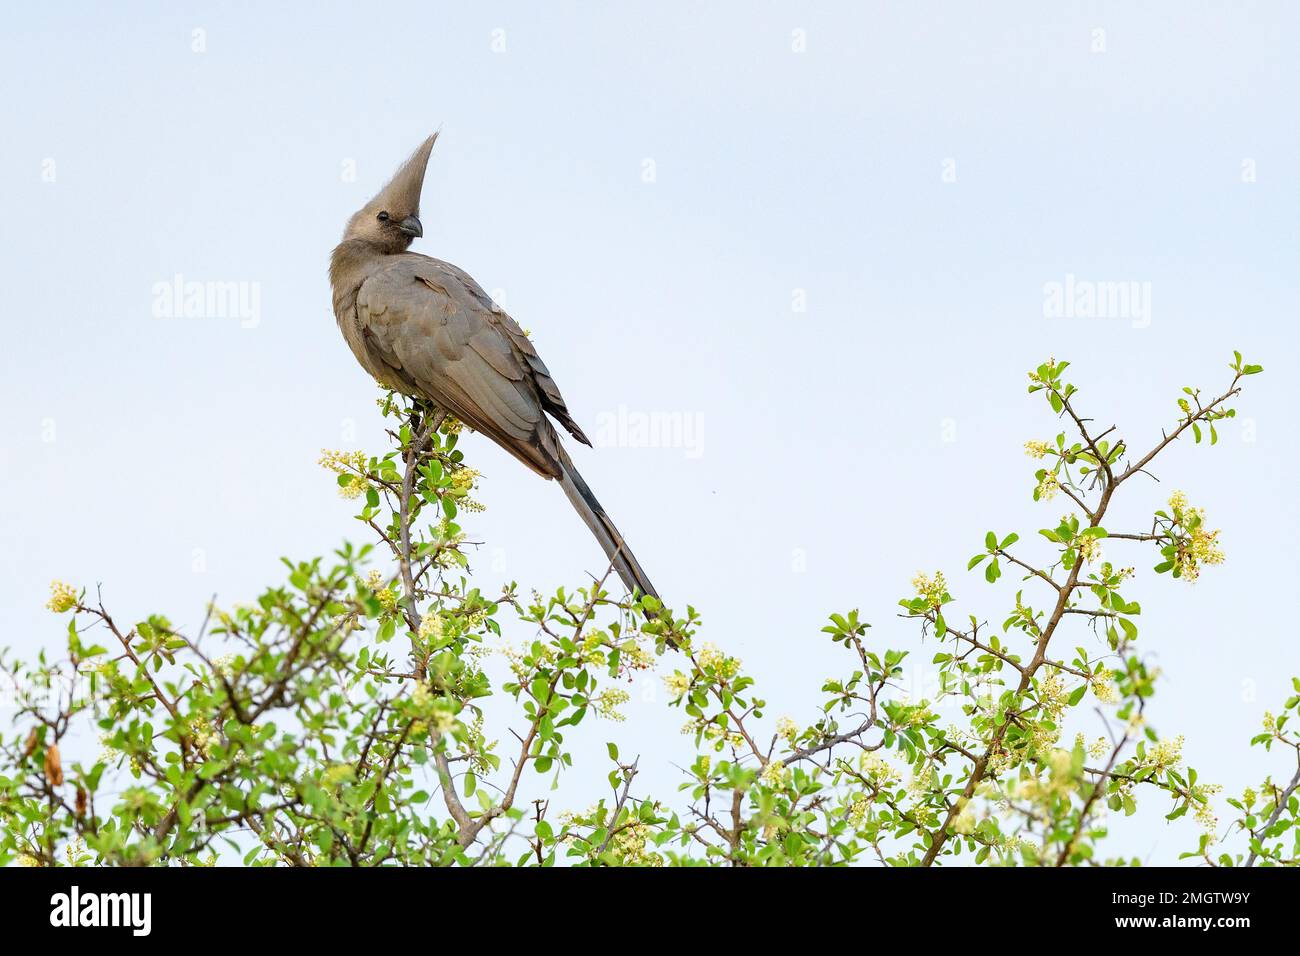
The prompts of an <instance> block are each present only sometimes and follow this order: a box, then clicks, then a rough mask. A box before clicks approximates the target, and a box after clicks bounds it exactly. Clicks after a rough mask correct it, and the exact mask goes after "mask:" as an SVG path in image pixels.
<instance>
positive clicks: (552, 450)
mask: <svg viewBox="0 0 1300 956" xmlns="http://www.w3.org/2000/svg"><path fill="white" fill-rule="evenodd" d="M437 138H438V134H437V133H434V134H433V135H432V136H430V137H429V138H428V139H426V140H425V141H424V142H423V143H421V144H420V147H419V148H418V149H417V150H416V151H415V152H414V153H413V154H412V155H411V157H410V158H409V159H408V160H407V161H406V162H405V163H403V164H402V166H401V167H400V168H399V169H398V170H397V172H396V173H395V174H394V175H393V178H392V179H391V180H390V181H389V183H388V185H386V186H385V187H384V188H383V189H382V190H380V191H379V194H378V195H377V196H375V198H374V199H372V200H370V202H368V203H366V204H365V205H364V206H362V207H361V209H359V210H358V211H357V212H356V214H354V215H353V216H352V218H351V219H349V220H348V225H347V228H346V229H345V230H344V233H343V241H342V242H340V243H339V244H338V245H337V246H336V247H335V248H334V252H333V254H332V255H331V257H330V285H331V286H332V287H333V291H334V315H335V318H337V319H338V323H339V328H340V329H342V331H343V337H344V338H345V339H347V342H348V345H349V346H350V347H351V348H352V354H353V355H355V356H356V357H357V361H359V362H360V363H361V367H362V368H364V369H365V370H366V371H367V372H369V373H370V374H371V375H372V376H373V377H374V378H375V379H376V380H377V381H378V382H379V383H380V384H382V385H385V386H387V387H388V388H392V389H395V390H397V391H399V392H402V393H403V394H406V395H410V396H413V397H416V398H422V399H424V400H426V401H428V402H430V403H432V404H433V405H434V406H436V407H437V408H438V409H439V410H440V411H442V412H445V413H447V414H450V415H453V416H455V417H456V418H458V419H460V420H461V421H462V422H464V423H465V424H466V425H468V426H469V427H470V428H472V429H474V430H475V431H477V432H481V433H482V434H484V435H487V436H488V437H489V438H491V439H492V440H493V441H495V442H496V443H497V444H498V445H500V446H501V447H502V448H504V449H505V450H506V451H508V452H510V454H512V455H514V456H515V457H516V458H518V459H519V460H520V461H521V462H523V463H524V464H525V465H527V466H528V467H529V468H531V469H532V470H533V471H535V472H537V473H538V474H539V475H541V476H542V477H543V478H547V479H551V478H554V479H556V480H558V481H559V482H560V487H562V488H563V489H564V493H565V494H566V495H567V496H568V498H569V501H570V502H571V503H572V504H573V507H574V508H575V509H576V510H577V512H578V514H579V515H581V516H582V520H583V521H584V522H586V524H587V527H588V528H590V529H591V532H592V534H594V535H595V536H596V540H597V541H599V542H600V545H601V547H602V548H603V549H604V551H605V554H606V556H607V557H608V558H609V560H610V561H611V562H612V564H613V566H614V568H615V569H616V570H617V571H618V574H619V577H620V578H622V580H623V583H624V584H625V585H627V587H628V588H629V589H630V590H632V591H634V592H638V591H639V592H640V593H641V594H643V595H649V596H651V597H654V598H656V599H657V598H658V596H659V595H658V593H657V592H656V591H655V589H654V586H653V585H652V584H651V583H650V579H649V578H648V577H647V576H646V573H645V571H644V570H642V568H641V565H640V563H639V562H638V561H637V559H636V558H635V557H634V556H633V554H632V552H631V551H630V550H629V549H628V547H627V545H626V544H625V543H624V541H623V536H622V535H621V534H619V532H618V529H617V528H616V527H614V522H612V521H611V520H610V519H609V515H607V514H606V513H605V509H604V508H602V507H601V506H600V502H599V501H597V500H596V496H595V495H593V494H592V493H591V489H590V488H588V487H587V483H586V482H585V481H583V480H582V476H581V475H580V474H578V469H577V468H575V467H574V464H573V461H572V460H571V459H570V458H569V455H568V453H567V452H566V451H565V450H564V446H563V445H561V444H560V437H559V435H558V434H557V433H556V431H555V426H554V425H552V424H551V419H552V418H553V419H555V421H557V422H559V423H560V424H561V425H563V426H564V429H565V430H566V431H567V432H568V433H569V434H570V435H572V436H573V437H574V438H576V439H577V440H578V441H580V442H582V443H583V444H584V445H590V444H591V442H590V441H588V439H587V436H586V435H584V434H583V433H582V429H581V428H579V427H578V424H577V422H575V421H574V420H573V417H572V416H571V415H570V414H569V409H568V407H567V406H566V405H565V404H564V398H563V396H561V395H560V390H559V388H558V387H557V386H556V384H555V381H554V380H553V379H552V378H551V373H550V372H549V371H548V370H547V368H546V364H545V363H544V362H543V361H542V360H541V357H540V356H538V354H537V350H536V349H535V348H533V343H532V342H530V341H529V339H528V336H526V335H525V334H524V332H523V329H521V328H520V327H519V325H518V323H516V322H515V320H514V319H512V318H511V317H510V316H508V315H506V313H505V312H503V311H502V310H501V309H500V308H498V307H497V306H496V305H495V304H494V303H493V302H492V299H491V298H490V297H489V296H488V294H487V293H486V292H484V291H483V289H482V288H481V287H480V286H479V284H478V283H477V282H475V281H474V280H473V279H472V278H470V276H469V275H468V274H466V273H465V272H464V271H463V270H461V269H459V268H457V267H456V266H453V265H451V264H450V263H448V262H443V261H441V260H439V259H432V258H430V257H429V256H422V255H420V254H419V253H415V252H409V251H408V249H409V247H410V245H411V242H412V241H413V240H414V239H416V238H418V237H420V236H422V235H424V227H423V226H422V225H421V224H420V190H421V188H422V187H423V185H424V172H425V168H426V166H427V165H428V161H429V154H430V152H431V151H432V150H433V144H434V142H435V141H436V140H437ZM548 415H549V416H550V417H549V418H548V417H547V416H548Z"/></svg>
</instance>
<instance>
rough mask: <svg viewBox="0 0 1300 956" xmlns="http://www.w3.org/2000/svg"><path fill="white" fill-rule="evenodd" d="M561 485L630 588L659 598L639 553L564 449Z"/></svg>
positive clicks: (561, 463) (561, 461) (561, 462)
mask: <svg viewBox="0 0 1300 956" xmlns="http://www.w3.org/2000/svg"><path fill="white" fill-rule="evenodd" d="M560 487H561V488H563V489H564V493H565V495H567V496H568V498H569V502H570V503H571V504H572V505H573V508H574V510H575V511H577V512H578V514H579V515H581V516H582V520H583V521H584V522H586V525H587V527H588V528H590V529H591V533H592V534H594V535H595V536H596V540H597V541H599V542H600V546H601V547H602V548H603V549H604V551H605V556H606V557H607V558H609V560H610V563H611V564H613V566H614V570H616V571H617V572H618V576H619V577H620V578H622V579H623V583H624V584H625V585H626V586H627V588H628V589H629V590H631V591H639V592H640V593H641V594H642V595H649V596H650V597H652V598H654V599H655V600H658V599H659V592H658V591H656V590H655V587H654V585H653V584H651V583H650V578H649V577H648V576H647V575H646V573H645V571H644V569H642V567H641V564H640V562H639V561H637V559H636V555H634V554H633V553H632V550H631V549H630V548H629V547H628V546H627V544H626V543H625V542H624V541H623V536H622V535H621V534H619V531H618V528H616V527H614V522H612V521H610V520H609V515H607V514H606V513H605V509H604V508H602V507H601V506H600V502H599V501H597V500H596V496H595V495H593V494H592V493H591V489H590V488H588V487H587V483H586V482H585V481H583V480H582V475H580V474H578V469H577V468H575V467H574V465H573V462H572V461H571V460H570V459H569V456H568V455H567V454H565V453H563V452H561V456H560Z"/></svg>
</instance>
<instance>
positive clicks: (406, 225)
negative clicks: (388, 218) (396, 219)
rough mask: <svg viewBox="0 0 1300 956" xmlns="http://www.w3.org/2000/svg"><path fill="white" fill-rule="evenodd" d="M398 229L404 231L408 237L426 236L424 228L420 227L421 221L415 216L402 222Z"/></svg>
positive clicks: (408, 217)
mask: <svg viewBox="0 0 1300 956" xmlns="http://www.w3.org/2000/svg"><path fill="white" fill-rule="evenodd" d="M397 228H398V229H400V230H402V232H404V233H406V235H408V236H412V237H414V236H423V235H424V227H423V226H422V225H420V220H418V219H416V218H415V217H414V216H407V217H406V218H405V219H403V220H402V222H401V224H400V225H398V227H397Z"/></svg>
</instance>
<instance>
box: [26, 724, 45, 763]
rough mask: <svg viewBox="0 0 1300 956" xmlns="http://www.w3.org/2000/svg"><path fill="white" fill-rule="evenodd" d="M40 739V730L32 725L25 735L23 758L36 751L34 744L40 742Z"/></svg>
mask: <svg viewBox="0 0 1300 956" xmlns="http://www.w3.org/2000/svg"><path fill="white" fill-rule="evenodd" d="M40 740H41V734H40V731H38V730H37V729H36V728H35V727H33V728H32V732H31V733H30V734H28V735H27V743H25V744H23V759H24V760H26V759H27V758H28V757H30V756H31V755H32V754H33V753H35V752H36V745H37V744H38V743H40Z"/></svg>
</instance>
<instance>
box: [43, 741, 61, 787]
mask: <svg viewBox="0 0 1300 956" xmlns="http://www.w3.org/2000/svg"><path fill="white" fill-rule="evenodd" d="M45 779H46V780H48V781H49V782H50V786H51V787H61V786H63V761H62V760H60V759H59V747H58V744H50V745H49V746H48V747H47V748H45Z"/></svg>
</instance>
